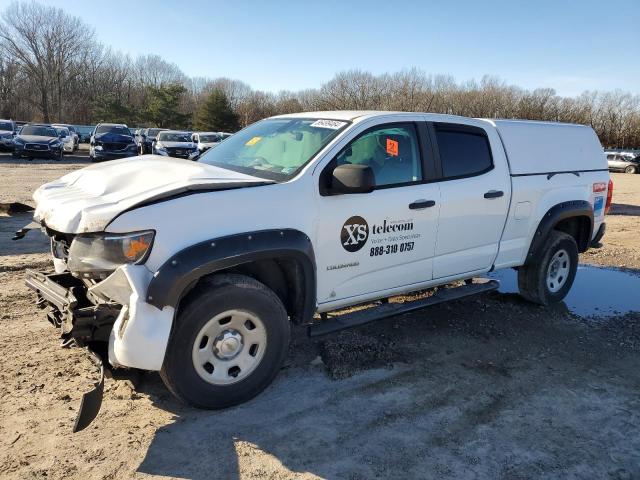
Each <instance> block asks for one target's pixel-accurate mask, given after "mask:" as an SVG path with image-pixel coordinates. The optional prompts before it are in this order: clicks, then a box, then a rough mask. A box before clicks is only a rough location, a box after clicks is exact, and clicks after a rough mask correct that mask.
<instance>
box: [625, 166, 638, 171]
mask: <svg viewBox="0 0 640 480" xmlns="http://www.w3.org/2000/svg"><path fill="white" fill-rule="evenodd" d="M624 173H636V167H634V166H633V165H627V167H626V168H625V169H624Z"/></svg>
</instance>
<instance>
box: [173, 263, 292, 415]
mask: <svg viewBox="0 0 640 480" xmlns="http://www.w3.org/2000/svg"><path fill="white" fill-rule="evenodd" d="M238 309H241V310H243V311H247V312H250V313H251V314H253V315H255V316H256V317H258V318H259V319H260V321H261V322H262V323H263V325H264V327H265V330H266V349H265V351H264V353H263V356H262V358H261V360H260V361H259V363H258V364H257V365H256V366H255V368H254V369H253V370H252V371H251V372H250V373H248V374H247V376H246V377H245V378H243V379H241V380H239V381H237V382H236V383H233V384H230V385H214V384H212V383H209V382H207V381H205V380H204V379H203V378H202V377H201V376H200V374H199V373H198V372H197V370H196V367H195V366H194V361H193V359H192V352H193V349H194V344H195V342H196V340H197V338H198V334H199V332H200V331H201V329H202V328H204V327H205V325H206V324H207V322H209V321H210V320H211V319H213V318H214V317H215V316H216V315H219V314H221V313H224V312H226V311H228V310H238ZM290 336H291V327H290V323H289V319H288V317H287V312H286V310H285V308H284V305H283V304H282V302H281V301H280V299H279V298H278V296H277V295H276V294H275V293H274V292H273V291H272V290H270V289H269V288H267V287H266V286H265V285H264V284H262V283H260V282H258V281H257V280H254V279H253V278H250V277H246V276H244V275H235V274H225V275H216V276H213V277H211V278H210V279H207V280H205V281H204V282H202V283H201V284H200V285H199V286H198V287H196V289H194V291H193V292H191V293H190V294H189V297H188V299H187V300H186V301H185V302H183V305H182V306H181V307H180V310H179V312H178V314H177V316H176V319H175V325H174V328H173V331H172V333H171V338H170V339H169V345H168V347H167V352H166V354H165V358H164V363H163V365H162V369H161V370H160V376H161V377H162V380H163V381H164V383H165V385H166V386H167V388H168V389H169V390H170V391H171V392H172V393H173V394H174V395H175V396H176V397H178V398H179V399H180V400H182V401H183V402H185V403H187V404H189V405H192V406H194V407H198V408H206V409H220V408H226V407H230V406H233V405H238V404H240V403H243V402H246V401H247V400H249V399H251V398H253V397H255V396H256V395H257V394H259V393H260V392H261V391H262V390H264V389H265V388H266V387H267V386H268V385H269V384H270V383H271V382H272V381H273V379H274V378H275V377H276V375H277V374H278V371H279V370H280V367H281V366H282V363H283V361H284V359H285V357H286V355H287V352H288V348H289V339H290Z"/></svg>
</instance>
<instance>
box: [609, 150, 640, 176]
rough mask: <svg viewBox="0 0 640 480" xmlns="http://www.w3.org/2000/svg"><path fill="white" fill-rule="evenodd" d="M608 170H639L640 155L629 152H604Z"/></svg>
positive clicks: (636, 171) (626, 171)
mask: <svg viewBox="0 0 640 480" xmlns="http://www.w3.org/2000/svg"><path fill="white" fill-rule="evenodd" d="M606 155H607V163H608V164H609V171H611V172H624V173H638V172H640V155H637V154H635V153H631V152H606Z"/></svg>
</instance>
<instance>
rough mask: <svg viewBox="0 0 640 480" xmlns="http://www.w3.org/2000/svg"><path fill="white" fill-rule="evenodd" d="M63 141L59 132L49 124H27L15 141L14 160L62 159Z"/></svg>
mask: <svg viewBox="0 0 640 480" xmlns="http://www.w3.org/2000/svg"><path fill="white" fill-rule="evenodd" d="M62 155H63V153H62V141H60V138H59V137H58V132H57V131H56V129H55V128H54V127H52V126H51V125H48V124H40V123H33V124H31V123H30V124H27V125H25V126H23V127H22V128H21V129H20V133H19V134H18V135H16V137H15V138H14V139H13V156H14V158H22V157H27V158H28V159H29V160H32V159H33V158H34V157H37V158H52V159H54V160H61V159H62Z"/></svg>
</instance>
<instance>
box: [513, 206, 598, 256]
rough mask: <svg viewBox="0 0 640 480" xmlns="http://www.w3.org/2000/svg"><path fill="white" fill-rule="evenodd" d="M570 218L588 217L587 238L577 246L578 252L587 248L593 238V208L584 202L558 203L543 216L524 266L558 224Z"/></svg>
mask: <svg viewBox="0 0 640 480" xmlns="http://www.w3.org/2000/svg"><path fill="white" fill-rule="evenodd" d="M572 217H588V218H589V222H590V227H589V236H588V238H587V239H586V243H585V244H584V245H581V244H580V243H579V244H578V251H580V252H583V251H585V250H586V249H587V248H588V247H589V243H590V241H591V237H592V236H593V207H592V206H591V204H590V203H589V202H587V201H586V200H570V201H568V202H562V203H558V204H557V205H554V206H553V207H551V208H550V209H549V210H548V211H547V213H545V214H544V216H543V217H542V219H541V220H540V223H539V224H538V228H537V229H536V233H534V234H533V239H532V240H531V245H530V246H529V252H528V253H527V258H526V259H525V265H527V264H529V263H531V261H532V260H533V259H534V258H535V257H536V254H537V253H538V251H539V250H540V249H541V248H542V247H543V245H544V242H545V239H546V238H547V236H548V235H549V233H550V232H551V230H552V229H553V227H554V226H555V225H557V224H558V222H560V221H562V220H564V219H567V218H572Z"/></svg>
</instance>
